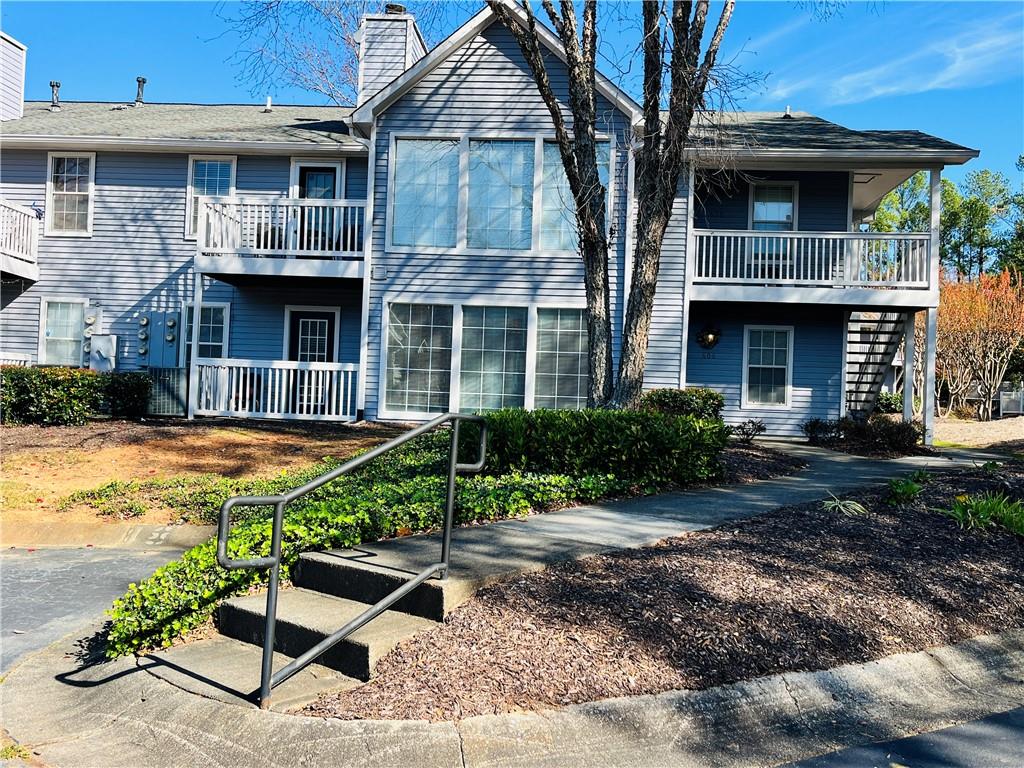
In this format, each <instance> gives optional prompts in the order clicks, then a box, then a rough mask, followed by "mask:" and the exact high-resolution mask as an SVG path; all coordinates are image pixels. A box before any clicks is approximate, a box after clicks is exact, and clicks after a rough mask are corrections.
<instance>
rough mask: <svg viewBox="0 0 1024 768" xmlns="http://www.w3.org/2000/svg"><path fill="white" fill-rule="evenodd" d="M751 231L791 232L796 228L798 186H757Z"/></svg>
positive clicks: (754, 191) (755, 188) (755, 186)
mask: <svg viewBox="0 0 1024 768" xmlns="http://www.w3.org/2000/svg"><path fill="white" fill-rule="evenodd" d="M750 228H751V229H756V230H759V231H763V232H791V231H792V230H793V229H795V228H796V186H795V185H793V184H755V185H754V190H753V211H752V213H751V226H750Z"/></svg>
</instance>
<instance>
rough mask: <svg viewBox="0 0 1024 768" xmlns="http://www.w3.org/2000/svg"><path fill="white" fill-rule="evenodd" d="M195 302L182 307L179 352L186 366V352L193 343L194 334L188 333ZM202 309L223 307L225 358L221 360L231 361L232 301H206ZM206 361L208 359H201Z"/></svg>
mask: <svg viewBox="0 0 1024 768" xmlns="http://www.w3.org/2000/svg"><path fill="white" fill-rule="evenodd" d="M193 306H194V302H191V301H187V302H185V303H184V304H183V305H182V307H183V308H182V314H181V318H182V319H181V346H180V348H179V350H178V355H179V359H180V360H181V364H182V365H185V360H186V357H185V350H186V349H187V348H188V345H189V343H190V342H191V341H192V338H191V337H192V334H190V333H188V318H189V317H191V315H192V307H193ZM202 307H204V308H206V307H210V308H216V307H221V308H222V309H223V310H224V357H223V358H220V359H223V360H229V359H230V358H231V352H230V349H229V347H230V345H231V302H230V301H204V302H203V303H202ZM200 359H203V360H205V359H206V358H200Z"/></svg>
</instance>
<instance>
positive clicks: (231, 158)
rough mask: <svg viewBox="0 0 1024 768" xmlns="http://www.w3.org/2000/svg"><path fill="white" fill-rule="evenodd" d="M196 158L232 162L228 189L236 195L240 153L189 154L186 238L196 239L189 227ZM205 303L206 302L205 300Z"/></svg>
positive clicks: (231, 194) (186, 193)
mask: <svg viewBox="0 0 1024 768" xmlns="http://www.w3.org/2000/svg"><path fill="white" fill-rule="evenodd" d="M196 160H213V161H217V162H223V163H231V182H230V188H229V189H228V194H227V196H228V197H234V196H235V194H236V192H237V188H236V187H235V179H236V178H237V176H238V155H189V156H188V183H187V184H186V185H185V225H184V226H185V230H184V231H185V235H184V237H185V239H186V240H195V239H196V237H197V235H196V233H195V232H190V231H189V229H190V228H191V226H192V169H193V167H194V166H195V161H196ZM204 303H205V302H204Z"/></svg>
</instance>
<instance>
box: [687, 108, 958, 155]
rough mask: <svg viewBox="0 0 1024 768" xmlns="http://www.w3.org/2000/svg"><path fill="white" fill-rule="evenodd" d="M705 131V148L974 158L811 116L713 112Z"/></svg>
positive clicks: (912, 135)
mask: <svg viewBox="0 0 1024 768" xmlns="http://www.w3.org/2000/svg"><path fill="white" fill-rule="evenodd" d="M695 123H696V124H697V125H700V126H703V131H701V132H702V133H704V139H705V142H707V141H708V140H710V139H712V137H714V139H715V143H716V145H718V146H727V147H730V148H738V147H742V148H750V149H752V150H755V151H756V150H758V149H768V150H773V149H774V150H787V149H790V150H796V149H831V150H846V151H877V150H881V151H891V152H907V153H910V154H913V153H916V152H921V151H925V152H928V151H935V152H951V153H961V152H974V150H972V149H970V148H968V147H964V146H961V145H959V144H954V143H953V142H951V141H946V140H945V139H940V138H938V137H936V136H930V135H928V134H927V133H921V132H920V131H855V130H853V129H851V128H846V127H844V126H842V125H838V124H836V123H832V122H829V121H828V120H823V119H822V118H820V117H816V116H815V115H812V114H809V113H807V112H793V113H792V114H791V116H790V117H786V116H785V113H784V112H708V113H703V114H702V115H700V116H699V117H698V118H696V119H695Z"/></svg>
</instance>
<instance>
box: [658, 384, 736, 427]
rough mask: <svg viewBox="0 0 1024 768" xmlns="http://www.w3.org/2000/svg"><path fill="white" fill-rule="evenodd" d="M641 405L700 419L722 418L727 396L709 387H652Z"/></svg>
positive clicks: (673, 414) (669, 413)
mask: <svg viewBox="0 0 1024 768" xmlns="http://www.w3.org/2000/svg"><path fill="white" fill-rule="evenodd" d="M640 407H641V408H642V409H643V410H647V411H657V412H658V413H664V414H666V415H668V416H693V417H695V418H698V419H720V418H721V417H722V409H723V408H725V398H724V397H722V395H721V394H720V393H718V392H716V391H715V390H713V389H708V388H707V387H691V388H690V389H652V390H651V391H650V392H645V393H644V395H643V397H641V398H640Z"/></svg>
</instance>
